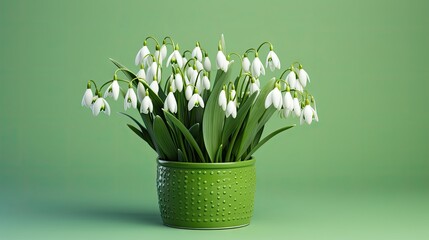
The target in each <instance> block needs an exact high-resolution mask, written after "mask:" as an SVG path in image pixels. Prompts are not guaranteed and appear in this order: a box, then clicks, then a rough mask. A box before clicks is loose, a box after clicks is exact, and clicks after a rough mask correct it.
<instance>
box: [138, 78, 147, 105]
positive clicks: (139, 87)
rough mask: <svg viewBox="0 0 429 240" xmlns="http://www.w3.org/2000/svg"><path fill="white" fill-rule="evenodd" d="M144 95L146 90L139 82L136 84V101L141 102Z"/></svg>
mask: <svg viewBox="0 0 429 240" xmlns="http://www.w3.org/2000/svg"><path fill="white" fill-rule="evenodd" d="M145 94H146V89H145V87H144V85H143V83H141V82H140V81H139V83H138V84H137V99H138V100H139V102H141V101H143V98H144V96H145Z"/></svg>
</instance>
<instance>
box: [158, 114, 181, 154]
mask: <svg viewBox="0 0 429 240" xmlns="http://www.w3.org/2000/svg"><path fill="white" fill-rule="evenodd" d="M153 132H154V135H155V139H156V142H157V143H158V147H159V148H160V150H161V151H162V152H163V153H165V155H166V156H167V158H168V159H164V160H170V161H176V160H177V151H176V149H177V146H176V145H175V144H174V142H173V140H172V139H171V135H170V132H169V131H168V128H167V126H166V125H165V123H164V121H163V120H162V118H161V117H160V116H158V115H157V116H156V117H155V119H154V121H153Z"/></svg>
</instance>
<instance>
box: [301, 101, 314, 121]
mask: <svg viewBox="0 0 429 240" xmlns="http://www.w3.org/2000/svg"><path fill="white" fill-rule="evenodd" d="M313 113H314V110H313V108H312V107H311V106H310V105H306V106H305V107H304V109H303V110H302V116H303V117H304V120H305V122H306V123H307V124H311V122H312V121H313Z"/></svg>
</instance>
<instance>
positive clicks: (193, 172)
mask: <svg viewBox="0 0 429 240" xmlns="http://www.w3.org/2000/svg"><path fill="white" fill-rule="evenodd" d="M255 188H256V169H255V160H254V159H252V160H249V161H244V162H231V163H181V162H169V161H163V160H158V174H157V190H158V200H159V208H160V211H161V217H162V220H163V222H164V224H165V225H168V226H172V227H179V228H193V229H222V228H234V227H241V226H246V225H248V224H249V223H250V219H251V217H252V214H253V205H254V196H255Z"/></svg>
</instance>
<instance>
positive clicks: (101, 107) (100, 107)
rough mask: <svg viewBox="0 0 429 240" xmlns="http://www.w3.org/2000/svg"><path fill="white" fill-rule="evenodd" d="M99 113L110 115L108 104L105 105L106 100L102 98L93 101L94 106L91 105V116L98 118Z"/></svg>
mask: <svg viewBox="0 0 429 240" xmlns="http://www.w3.org/2000/svg"><path fill="white" fill-rule="evenodd" d="M100 112H104V114H106V115H110V106H109V103H107V101H106V99H104V98H102V97H99V98H97V100H95V102H94V104H93V105H92V114H93V115H94V116H98V114H99V113H100Z"/></svg>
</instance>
